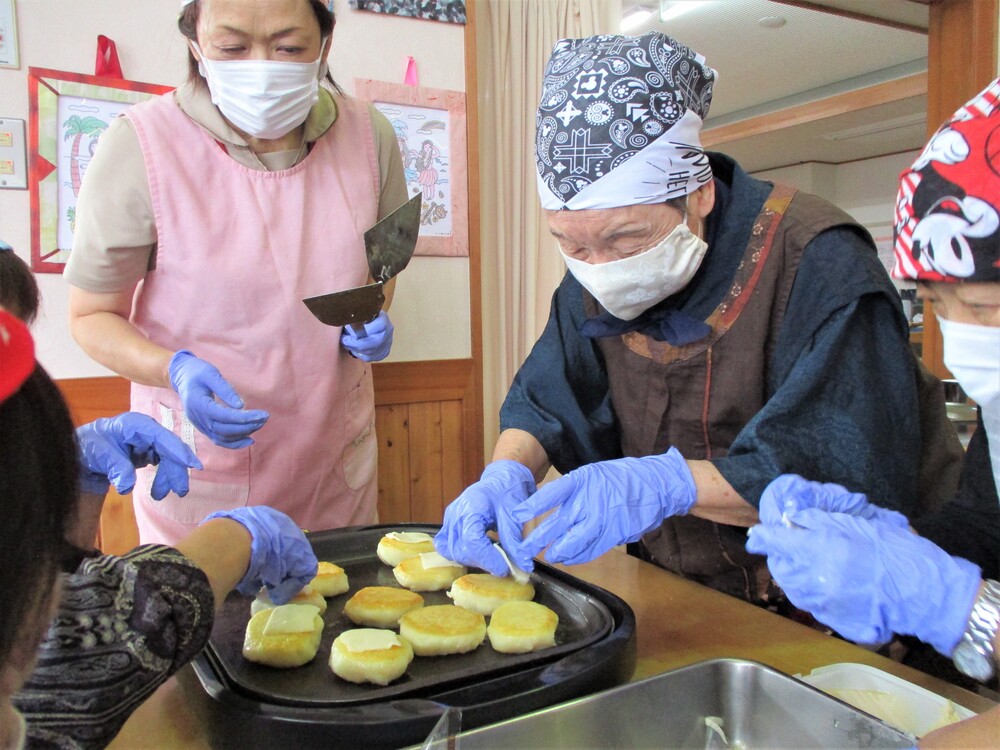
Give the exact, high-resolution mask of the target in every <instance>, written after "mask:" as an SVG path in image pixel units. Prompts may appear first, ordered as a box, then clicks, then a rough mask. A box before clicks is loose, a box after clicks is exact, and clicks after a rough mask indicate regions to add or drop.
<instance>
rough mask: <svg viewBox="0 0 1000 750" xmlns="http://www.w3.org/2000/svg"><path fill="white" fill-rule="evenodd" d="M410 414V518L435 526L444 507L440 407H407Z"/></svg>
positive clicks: (423, 404) (431, 404)
mask: <svg viewBox="0 0 1000 750" xmlns="http://www.w3.org/2000/svg"><path fill="white" fill-rule="evenodd" d="M409 411H410V418H409V425H410V515H411V518H412V520H414V521H420V522H427V523H437V522H439V521H440V520H441V516H442V512H443V511H442V509H443V507H444V500H443V494H444V490H443V482H442V479H441V467H442V453H443V450H444V448H443V445H442V442H441V404H440V403H438V402H433V401H428V402H423V403H419V404H410V405H409Z"/></svg>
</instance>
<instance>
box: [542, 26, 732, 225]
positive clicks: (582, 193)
mask: <svg viewBox="0 0 1000 750" xmlns="http://www.w3.org/2000/svg"><path fill="white" fill-rule="evenodd" d="M716 77H717V74H716V72H715V71H714V70H712V69H711V68H709V67H708V66H707V65H705V58H703V57H702V56H701V55H699V54H697V53H695V52H693V51H692V50H690V49H688V48H687V47H685V46H684V45H683V44H680V43H679V42H676V41H674V40H673V39H671V38H670V37H668V36H666V35H665V34H661V33H658V32H650V33H648V34H643V35H642V36H637V37H629V36H591V37H587V38H585V39H562V40H560V41H558V42H556V44H555V46H554V47H553V48H552V55H551V57H550V58H549V62H548V64H547V65H546V67H545V78H544V81H543V83H542V96H541V102H540V104H539V105H538V113H537V115H536V119H535V125H536V134H535V160H536V163H537V166H538V193H539V197H540V198H541V201H542V208H546V209H561V208H568V209H588V208H614V207H617V206H633V205H639V204H651V203H663V202H664V201H666V200H669V199H670V198H680V197H683V196H685V195H687V194H688V193H692V192H694V191H695V190H697V189H698V188H699V187H701V186H702V185H704V184H705V183H706V182H708V181H709V180H711V179H712V170H711V167H709V164H708V157H707V156H706V155H705V152H704V151H703V150H702V148H701V142H700V140H699V137H698V135H699V133H700V132H701V124H702V121H703V120H704V119H705V117H706V116H707V115H708V107H709V105H710V104H711V101H712V85H713V84H714V83H715V79H716Z"/></svg>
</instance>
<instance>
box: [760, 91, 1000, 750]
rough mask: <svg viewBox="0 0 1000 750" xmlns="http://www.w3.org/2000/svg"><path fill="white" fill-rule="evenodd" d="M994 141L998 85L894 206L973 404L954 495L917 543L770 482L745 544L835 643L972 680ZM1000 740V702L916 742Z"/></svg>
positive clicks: (995, 248)
mask: <svg viewBox="0 0 1000 750" xmlns="http://www.w3.org/2000/svg"><path fill="white" fill-rule="evenodd" d="M998 143H1000V79H998V80H995V81H993V83H991V84H990V85H989V86H988V87H987V88H986V89H985V90H984V91H983V92H981V93H980V94H979V95H978V96H976V97H975V98H974V99H972V100H971V101H970V102H969V103H968V104H966V105H965V106H964V107H962V108H961V109H960V110H959V111H958V112H956V113H955V115H954V116H953V118H952V119H951V120H950V121H949V122H947V123H945V124H944V125H943V126H942V127H941V129H939V130H938V132H937V133H936V134H935V135H934V136H933V137H932V138H931V140H930V142H929V143H928V144H927V147H926V148H925V149H924V151H923V153H922V154H921V155H920V157H919V158H918V159H917V161H916V162H915V163H914V164H913V166H912V167H910V168H909V169H907V170H906V171H904V172H903V174H902V176H901V178H900V188H899V197H898V199H897V202H896V217H895V234H896V243H895V250H896V266H895V269H894V274H895V275H896V276H897V277H898V278H902V279H910V280H914V281H916V283H917V288H918V290H919V293H920V295H921V296H922V297H923V298H924V299H927V300H930V301H932V302H933V303H934V311H935V313H936V315H937V317H938V320H939V322H940V324H941V334H942V336H943V338H944V363H945V365H946V366H947V367H948V368H949V369H950V370H951V371H952V373H953V374H954V376H955V378H956V379H957V380H958V382H959V384H960V385H961V386H962V387H963V388H964V389H965V391H966V392H967V393H968V394H969V396H971V397H972V398H973V399H974V400H975V401H976V403H977V405H978V409H979V424H978V426H977V428H976V431H975V433H974V434H973V436H972V440H971V441H970V443H969V448H968V451H967V453H966V458H965V466H964V468H963V473H962V484H961V488H960V490H959V493H958V496H957V497H956V498H955V499H954V500H953V501H952V502H949V503H947V504H945V505H944V506H942V507H941V508H940V509H938V510H937V511H936V512H935V513H933V514H931V515H929V516H927V517H925V518H921V519H918V520H917V521H916V522H915V523H914V524H913V526H914V527H915V528H916V530H917V532H919V534H920V536H918V535H917V534H914V533H912V531H911V530H910V529H907V528H906V524H905V523H902V524H900V523H893V522H890V521H887V519H884V518H875V517H872V516H871V515H870V514H867V513H859V512H858V510H859V509H863V508H864V505H863V503H856V502H853V501H851V502H845V498H848V497H850V495H851V493H848V492H847V491H846V490H844V489H843V488H839V487H833V486H831V485H827V486H826V487H825V488H822V489H820V488H819V487H818V486H817V485H812V484H810V483H807V482H804V480H801V479H800V478H798V477H782V478H780V479H778V480H776V481H775V482H774V483H773V484H772V485H771V486H769V487H768V489H767V490H765V492H764V496H763V497H762V498H761V503H760V515H761V522H762V523H761V525H759V526H755V527H753V528H752V529H751V534H750V539H749V541H748V542H747V548H748V549H750V550H752V551H753V552H756V553H759V554H765V555H767V559H768V566H769V568H770V570H771V572H772V573H773V575H774V577H775V580H777V581H778V583H779V584H780V585H781V586H782V588H783V589H784V590H785V592H786V594H787V595H788V597H789V599H790V600H791V601H792V602H794V603H795V604H796V605H797V606H800V607H802V608H803V609H805V610H807V611H809V612H811V613H813V614H814V615H815V616H816V618H817V619H819V620H820V621H821V622H824V623H826V624H827V625H829V626H830V627H832V628H834V629H835V630H837V632H839V633H841V634H842V635H844V636H845V637H848V638H850V639H852V640H855V641H858V642H861V643H865V644H880V643H885V642H887V641H888V640H889V639H890V638H892V636H893V634H894V633H897V634H902V635H908V636H913V637H915V638H917V639H919V640H920V641H923V642H924V643H926V644H928V645H929V646H932V647H933V648H934V649H935V650H936V651H937V652H938V653H940V654H943V655H944V656H947V657H951V658H952V660H953V661H954V664H955V666H956V667H957V668H958V670H959V671H960V672H962V673H964V674H965V675H967V676H968V677H971V678H973V679H975V680H981V681H984V682H985V681H988V680H990V679H992V678H995V676H996V673H997V667H998V663H1000V662H998V658H997V657H998V654H1000V650H998V649H1000V220H998V219H1000V176H998V174H1000V173H998V171H997V167H998V163H997V148H996V147H997V144H998ZM819 496H822V497H823V498H824V499H823V501H822V502H817V497H819ZM862 500H863V498H862ZM870 507H871V506H869V508H870ZM998 737H1000V707H997V708H995V709H993V710H992V711H989V712H987V713H985V714H982V715H981V716H978V717H976V718H974V719H970V720H968V721H966V722H963V723H962V724H960V725H955V726H952V727H947V728H945V729H942V730H939V731H938V732H935V733H933V734H931V735H928V737H926V738H925V739H924V740H922V741H921V742H920V747H921V748H923V747H962V748H969V747H996V744H997V738H998Z"/></svg>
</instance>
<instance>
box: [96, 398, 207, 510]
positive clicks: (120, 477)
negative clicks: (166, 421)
mask: <svg viewBox="0 0 1000 750" xmlns="http://www.w3.org/2000/svg"><path fill="white" fill-rule="evenodd" d="M76 440H77V443H78V444H79V446H80V489H81V490H82V491H83V492H90V493H93V494H96V495H103V494H104V493H106V492H107V491H108V484H109V483H110V484H113V485H114V486H115V489H116V490H117V491H118V492H119V494H122V495H125V494H127V493H129V492H131V491H132V488H133V487H135V470H136V468H137V467H141V466H148V465H150V464H152V465H153V466H156V467H157V468H156V476H155V477H154V479H153V485H152V487H151V490H150V492H151V494H152V496H153V499H154V500H162V499H163V498H164V497H166V496H167V493H168V492H176V493H177V494H178V495H180V496H181V497H183V496H184V495H186V494H187V493H188V469H201V468H202V465H201V461H199V460H198V457H197V456H196V455H195V454H194V453H193V452H192V451H191V449H190V448H188V447H187V446H186V445H185V444H184V441H182V440H181V439H180V438H179V437H177V436H176V435H174V433H172V432H171V431H170V430H168V429H166V428H165V427H163V426H162V425H160V424H159V423H158V422H156V421H155V420H153V419H151V418H150V417H148V416H146V415H145V414H139V413H137V412H125V413H124V414H119V415H118V416H117V417H111V418H105V419H98V420H95V421H94V422H91V423H90V424H85V425H83V426H82V427H79V428H77V431H76Z"/></svg>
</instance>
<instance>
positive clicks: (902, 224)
mask: <svg viewBox="0 0 1000 750" xmlns="http://www.w3.org/2000/svg"><path fill="white" fill-rule="evenodd" d="M895 254H896V265H895V268H893V271H892V275H893V276H894V277H896V278H897V279H915V280H921V281H1000V79H997V80H994V81H993V83H991V84H990V85H989V86H988V87H986V89H985V90H983V91H982V92H981V93H980V94H979V95H977V96H976V97H975V98H973V99H972V100H971V101H970V102H968V103H967V104H966V105H965V106H964V107H962V108H961V109H960V110H958V111H957V112H956V113H955V114H954V115H953V116H952V118H951V120H950V121H949V122H947V123H945V124H944V125H943V126H942V127H941V128H940V129H939V130H938V131H937V133H935V134H934V136H933V137H932V138H931V140H930V142H929V143H928V144H927V146H926V147H925V148H924V150H923V153H921V154H920V157H919V158H918V159H917V161H916V162H914V164H913V166H911V167H910V168H909V169H907V170H905V171H904V172H903V174H902V175H900V180H899V195H898V196H897V197H896V212H895Z"/></svg>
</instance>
